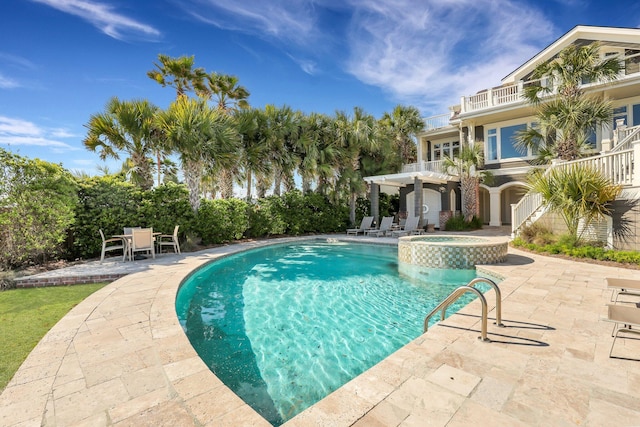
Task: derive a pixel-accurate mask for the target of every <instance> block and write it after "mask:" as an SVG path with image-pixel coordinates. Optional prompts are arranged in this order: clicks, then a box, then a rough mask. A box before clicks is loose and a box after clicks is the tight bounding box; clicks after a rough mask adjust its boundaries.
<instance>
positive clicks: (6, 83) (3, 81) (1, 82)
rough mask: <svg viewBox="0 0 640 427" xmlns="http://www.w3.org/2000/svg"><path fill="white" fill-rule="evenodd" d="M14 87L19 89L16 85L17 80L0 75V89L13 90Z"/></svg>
mask: <svg viewBox="0 0 640 427" xmlns="http://www.w3.org/2000/svg"><path fill="white" fill-rule="evenodd" d="M16 87H20V83H18V81H17V80H14V79H11V78H9V77H5V76H4V75H2V74H0V89H13V88H16Z"/></svg>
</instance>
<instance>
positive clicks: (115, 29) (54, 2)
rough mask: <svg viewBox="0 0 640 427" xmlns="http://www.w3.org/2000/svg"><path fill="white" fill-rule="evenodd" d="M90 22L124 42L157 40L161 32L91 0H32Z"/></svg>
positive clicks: (108, 6) (106, 5)
mask: <svg viewBox="0 0 640 427" xmlns="http://www.w3.org/2000/svg"><path fill="white" fill-rule="evenodd" d="M31 1H33V2H36V3H42V4H46V5H47V6H51V7H53V8H55V9H58V10H61V11H63V12H66V13H68V14H71V15H75V16H78V17H80V18H82V19H84V20H86V21H89V22H90V23H91V24H93V25H94V26H95V27H97V28H98V29H100V31H102V32H103V33H105V34H106V35H108V36H109V37H113V38H114V39H118V40H124V39H125V38H127V36H140V35H142V36H144V37H151V38H157V37H159V36H160V31H158V30H156V29H155V28H153V27H152V26H150V25H146V24H143V23H141V22H138V21H136V20H135V19H132V18H129V17H127V16H125V15H122V14H119V13H117V12H115V11H114V8H113V6H110V5H108V4H104V3H100V2H97V1H91V0H31Z"/></svg>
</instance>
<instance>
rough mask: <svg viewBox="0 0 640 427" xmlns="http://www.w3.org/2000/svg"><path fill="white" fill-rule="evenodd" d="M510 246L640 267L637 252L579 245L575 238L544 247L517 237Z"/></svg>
mask: <svg viewBox="0 0 640 427" xmlns="http://www.w3.org/2000/svg"><path fill="white" fill-rule="evenodd" d="M512 245H513V246H515V247H520V248H525V249H528V250H530V251H533V252H540V253H547V254H552V255H566V256H570V257H575V258H585V259H595V260H600V261H613V262H619V263H625V264H635V265H640V252H638V251H616V250H611V249H606V248H603V247H601V246H592V245H585V244H580V243H577V241H576V240H575V238H572V237H571V236H566V235H565V236H561V237H560V238H558V239H557V241H555V242H551V243H547V244H544V245H536V244H535V243H528V242H527V241H525V240H524V239H522V238H521V237H517V238H515V239H514V240H513V242H512Z"/></svg>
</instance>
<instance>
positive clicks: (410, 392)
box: [0, 236, 640, 427]
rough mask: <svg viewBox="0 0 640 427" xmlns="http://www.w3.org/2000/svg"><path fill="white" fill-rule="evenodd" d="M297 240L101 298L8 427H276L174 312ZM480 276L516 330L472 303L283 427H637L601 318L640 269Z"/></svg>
mask: <svg viewBox="0 0 640 427" xmlns="http://www.w3.org/2000/svg"><path fill="white" fill-rule="evenodd" d="M331 237H332V238H333V237H335V236H331ZM341 239H342V238H341ZM352 239H354V240H355V241H378V242H380V243H382V242H383V241H385V240H383V239H385V238H381V239H376V238H361V237H359V238H352ZM352 239H349V240H352ZM290 240H295V239H282V240H275V241H269V242H254V243H243V244H239V245H233V246H228V247H224V248H216V249H214V250H211V251H207V252H206V253H201V254H198V255H193V256H185V257H182V258H176V260H175V261H174V262H171V263H167V264H165V265H150V266H149V267H148V268H147V269H145V270H144V271H142V272H138V273H132V274H130V275H128V276H126V277H123V278H121V279H119V280H117V281H115V282H113V283H111V284H109V285H107V286H106V287H104V288H102V289H101V290H99V291H97V292H95V293H94V294H92V295H91V296H89V297H88V298H87V299H86V300H84V301H83V302H82V303H80V304H79V305H78V306H76V307H75V308H74V309H72V310H71V311H70V312H69V313H68V314H67V315H66V316H65V317H64V318H63V319H62V320H60V322H58V324H56V325H55V326H54V327H53V328H52V329H51V330H50V331H49V333H48V334H47V335H46V336H45V337H44V338H43V339H42V340H41V342H40V343H39V344H38V345H37V346H36V348H35V349H34V350H33V352H32V353H31V354H30V355H29V357H28V358H27V360H25V362H24V363H23V365H22V366H21V368H20V369H19V370H18V372H17V373H16V375H15V376H14V378H13V379H12V380H11V382H10V384H9V385H8V386H7V388H6V389H5V390H4V391H3V393H2V395H0V424H1V425H3V426H28V425H44V426H63V425H65V426H66V425H78V426H79V425H118V426H125V425H136V426H138V425H150V426H151V425H198V426H201V425H212V426H213V425H215V426H224V425H228V426H243V425H255V426H262V425H264V426H268V425H269V424H268V423H267V422H266V421H265V420H264V419H262V418H261V417H260V416H259V415H258V414H257V413H256V412H255V411H253V409H252V408H250V407H249V406H248V405H246V404H245V403H244V402H243V401H242V400H240V399H239V398H238V397H237V396H236V395H235V394H234V393H232V392H231V391H230V390H229V389H228V388H227V387H226V386H224V385H223V384H222V383H221V382H220V380H219V379H218V378H217V377H216V376H215V375H214V374H213V373H212V372H211V371H209V369H208V368H207V367H206V366H205V364H204V363H203V362H202V361H201V360H200V358H199V357H198V356H197V355H196V353H195V351H194V350H193V348H192V347H191V345H190V344H189V342H188V339H187V338H186V336H185V334H184V333H183V331H182V328H181V326H180V325H179V322H178V319H177V316H176V314H175V308H174V302H175V296H176V292H177V289H178V287H179V285H180V283H181V282H182V280H183V279H184V278H185V277H186V276H187V275H188V274H189V273H190V272H191V271H192V270H193V269H195V268H197V267H199V266H201V265H203V264H205V263H207V262H209V261H211V260H213V259H216V258H219V257H220V256H223V255H226V254H229V253H234V252H238V251H241V250H245V249H250V248H253V247H257V246H262V245H264V244H270V243H280V242H286V241H290ZM345 240H347V239H345ZM482 269H483V271H489V272H490V273H491V274H493V275H497V276H502V277H505V278H506V279H505V280H504V281H503V282H502V283H501V290H502V294H503V312H502V319H503V322H504V323H505V325H506V328H497V327H495V326H493V327H492V326H490V327H489V338H490V339H491V340H492V342H491V343H483V342H480V341H479V340H478V339H477V335H478V332H479V325H478V324H479V318H478V313H479V305H478V304H479V303H477V301H474V302H472V303H471V304H469V305H468V306H467V307H465V308H464V309H463V310H462V311H460V312H459V313H458V314H456V315H453V316H451V317H450V318H448V319H447V320H445V321H443V322H440V323H439V324H438V326H437V327H432V328H430V329H429V332H427V333H426V334H424V335H422V336H421V337H419V338H417V339H416V340H414V341H412V342H411V343H409V344H407V345H406V346H405V347H403V348H402V349H400V350H398V351H397V352H395V353H394V354H392V355H391V356H389V357H388V358H387V359H385V360H383V361H382V362H380V363H379V364H377V365H375V366H374V367H372V368H371V369H369V370H368V371H367V372H365V373H364V374H362V375H360V376H358V377H357V378H355V379H353V380H351V381H350V382H348V383H347V384H345V385H344V386H343V387H341V388H340V389H338V390H337V391H336V392H334V393H332V394H331V395H329V396H327V397H326V398H324V399H323V400H321V401H320V402H318V403H317V404H316V405H313V406H312V407H310V408H308V409H307V410H305V411H303V412H302V413H300V414H299V415H297V416H296V417H294V418H293V419H292V420H290V421H289V422H287V423H286V424H285V425H286V426H289V427H290V426H310V425H314V426H315V425H331V426H348V425H354V426H372V425H381V426H386V425H403V426H410V425H424V423H425V422H427V420H428V421H429V423H430V424H432V425H449V426H455V425H469V424H477V423H478V422H479V421H482V420H491V424H492V425H495V424H498V425H501V424H502V425H510V426H511V425H514V426H515V425H532V424H533V425H576V424H580V425H631V424H635V423H637V420H638V419H640V405H638V402H639V399H640V363H638V362H637V361H629V360H621V359H610V358H609V357H608V352H609V348H610V346H611V340H612V338H611V337H610V330H611V325H610V324H605V323H604V322H600V321H599V319H600V317H601V316H602V315H603V313H605V312H606V306H605V304H606V303H607V302H608V298H609V293H608V291H607V290H606V287H605V285H604V278H605V277H620V278H633V277H634V274H633V273H634V271H630V270H625V269H622V268H614V267H605V266H598V265H592V264H583V263H575V262H571V261H565V260H559V259H555V258H547V257H543V256H538V255H533V254H527V253H523V252H520V251H517V250H511V249H510V255H509V257H508V259H507V262H505V263H503V264H499V265H491V266H482ZM492 298H493V297H492V296H491V297H488V298H487V300H488V301H489V303H490V304H491V300H492ZM491 306H492V307H493V304H491ZM621 342H622V343H621ZM634 345H636V346H635V347H634ZM616 351H617V352H618V353H621V354H622V355H627V356H628V355H631V356H637V355H638V354H640V348H638V346H637V343H634V342H631V340H618V342H617V343H616Z"/></svg>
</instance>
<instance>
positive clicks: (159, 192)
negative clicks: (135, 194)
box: [138, 182, 195, 240]
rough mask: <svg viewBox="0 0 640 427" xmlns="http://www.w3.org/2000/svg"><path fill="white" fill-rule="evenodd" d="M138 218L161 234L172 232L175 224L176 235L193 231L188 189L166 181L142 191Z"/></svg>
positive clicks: (184, 234)
mask: <svg viewBox="0 0 640 427" xmlns="http://www.w3.org/2000/svg"><path fill="white" fill-rule="evenodd" d="M138 213H139V216H140V218H144V222H145V226H147V227H152V228H153V231H159V232H161V233H163V234H173V229H174V227H175V226H176V225H179V226H180V229H179V231H178V237H179V238H180V240H183V238H184V236H186V235H187V234H189V233H191V232H193V231H194V227H195V215H194V214H193V209H191V205H190V204H189V191H188V190H187V188H186V187H185V186H184V185H179V184H175V183H172V182H168V183H166V184H164V185H161V186H159V187H156V188H154V189H152V190H151V191H145V192H144V193H143V200H142V204H141V205H140V209H139V212H138Z"/></svg>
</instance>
